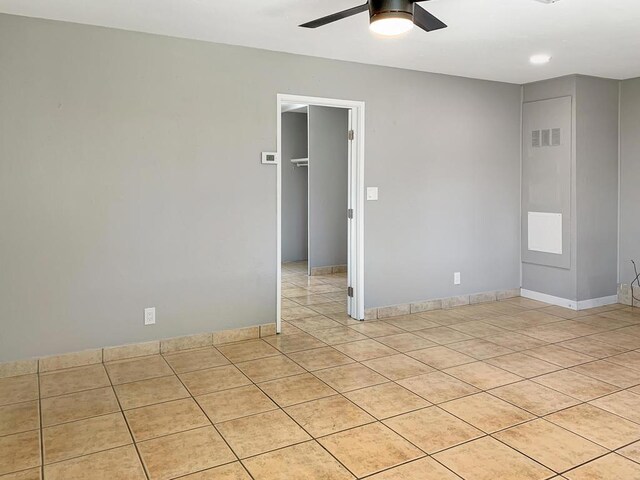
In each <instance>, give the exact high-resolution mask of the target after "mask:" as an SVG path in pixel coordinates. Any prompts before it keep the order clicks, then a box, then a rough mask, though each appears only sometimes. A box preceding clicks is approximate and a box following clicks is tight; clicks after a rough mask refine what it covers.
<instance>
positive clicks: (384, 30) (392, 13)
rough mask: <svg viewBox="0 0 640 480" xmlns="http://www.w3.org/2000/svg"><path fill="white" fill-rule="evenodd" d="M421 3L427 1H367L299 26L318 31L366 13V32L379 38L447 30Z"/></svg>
mask: <svg viewBox="0 0 640 480" xmlns="http://www.w3.org/2000/svg"><path fill="white" fill-rule="evenodd" d="M422 1H426V0H368V2H367V3H365V4H364V5H360V6H357V7H353V8H349V9H347V10H344V11H342V12H338V13H334V14H332V15H327V16H326V17H322V18H318V19H317V20H313V21H311V22H308V23H304V24H302V25H300V26H301V27H304V28H318V27H322V26H324V25H327V24H329V23H333V22H335V21H337V20H342V19H343V18H347V17H351V16H353V15H357V14H358V13H362V12H366V11H367V10H368V11H369V22H370V23H369V28H370V29H371V30H372V31H373V32H375V33H379V34H381V35H389V36H391V35H399V34H401V33H405V32H408V31H409V30H411V29H412V28H413V26H414V25H416V26H418V27H420V28H422V29H423V30H425V31H427V32H431V31H433V30H440V29H441V28H446V27H447V25H446V24H445V23H443V22H442V21H440V20H438V19H437V18H436V17H434V16H433V15H431V14H430V13H429V12H427V11H426V10H425V9H424V8H422V7H421V6H420V5H418V3H420V2H422Z"/></svg>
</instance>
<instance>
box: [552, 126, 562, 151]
mask: <svg viewBox="0 0 640 480" xmlns="http://www.w3.org/2000/svg"><path fill="white" fill-rule="evenodd" d="M561 134H562V130H561V129H559V128H554V129H553V130H551V146H552V147H559V146H560V145H561V143H562V135H561Z"/></svg>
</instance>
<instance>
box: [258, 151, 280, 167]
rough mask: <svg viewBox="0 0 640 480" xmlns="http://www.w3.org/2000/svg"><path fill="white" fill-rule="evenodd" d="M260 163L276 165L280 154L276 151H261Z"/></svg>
mask: <svg viewBox="0 0 640 480" xmlns="http://www.w3.org/2000/svg"><path fill="white" fill-rule="evenodd" d="M262 163H263V164H264V165H277V164H278V163H280V155H278V154H277V153H276V152H262Z"/></svg>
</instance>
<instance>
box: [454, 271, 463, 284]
mask: <svg viewBox="0 0 640 480" xmlns="http://www.w3.org/2000/svg"><path fill="white" fill-rule="evenodd" d="M460 283H461V282H460V272H455V273H454V274H453V284H454V285H460Z"/></svg>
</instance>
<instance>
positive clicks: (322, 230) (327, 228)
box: [309, 106, 349, 268]
mask: <svg viewBox="0 0 640 480" xmlns="http://www.w3.org/2000/svg"><path fill="white" fill-rule="evenodd" d="M348 130H349V112H348V110H345V109H341V108H330V107H316V106H311V107H309V268H315V267H326V266H333V265H346V264H347V247H348V245H347V205H348V204H347V200H348V198H347V197H348V195H347V193H348V188H349V185H348V175H349V169H348V166H349V144H348V142H349V140H348V139H347V132H348Z"/></svg>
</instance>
